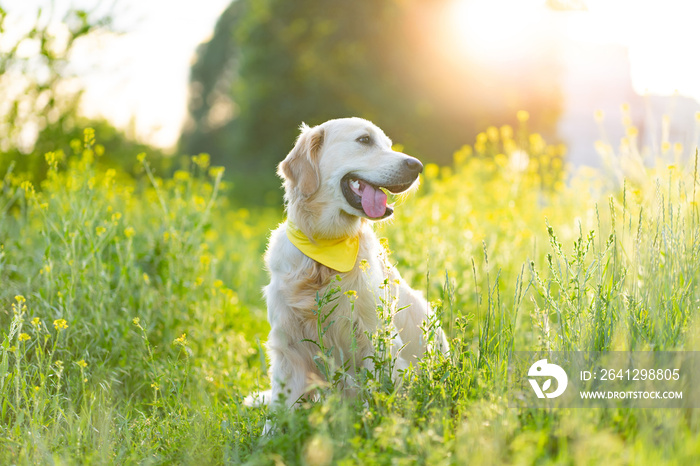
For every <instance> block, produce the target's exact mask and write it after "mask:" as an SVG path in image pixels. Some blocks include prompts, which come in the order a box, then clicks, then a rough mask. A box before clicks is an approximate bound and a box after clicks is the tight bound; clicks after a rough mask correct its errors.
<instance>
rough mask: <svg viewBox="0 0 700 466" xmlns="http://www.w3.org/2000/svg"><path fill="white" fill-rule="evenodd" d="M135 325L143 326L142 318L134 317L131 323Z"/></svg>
mask: <svg viewBox="0 0 700 466" xmlns="http://www.w3.org/2000/svg"><path fill="white" fill-rule="evenodd" d="M131 322H132V323H133V324H134V325H137V326H139V325H140V324H141V318H140V317H134V318H133V319H132V321H131Z"/></svg>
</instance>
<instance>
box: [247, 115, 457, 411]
mask: <svg viewBox="0 0 700 466" xmlns="http://www.w3.org/2000/svg"><path fill="white" fill-rule="evenodd" d="M422 171H423V165H422V164H421V163H420V162H419V161H418V160H417V159H415V158H413V157H410V156H408V155H406V154H402V153H400V152H396V151H394V150H392V143H391V140H390V139H389V138H388V137H387V136H386V135H385V134H384V133H383V132H382V130H381V129H379V128H378V127H377V126H375V125H374V124H372V123H371V122H369V121H367V120H363V119H360V118H343V119H337V120H330V121H327V122H325V123H323V124H321V125H318V126H315V127H313V128H310V127H308V126H306V125H302V127H301V134H300V135H299V137H298V139H297V141H296V144H295V146H294V148H293V149H292V151H291V152H290V153H289V154H288V155H287V157H286V158H285V159H284V161H282V162H281V163H280V165H279V169H278V174H279V176H280V177H281V178H282V179H283V180H284V189H285V196H284V197H285V207H286V212H287V221H285V222H284V223H282V224H280V226H279V227H278V228H277V229H276V230H275V231H273V232H272V234H271V236H270V240H269V244H268V248H267V252H266V254H265V264H266V266H267V270H268V272H269V274H270V284H269V285H267V286H266V287H265V290H264V292H265V298H266V300H267V317H268V320H269V321H270V326H271V330H270V335H269V338H268V342H267V349H268V353H269V357H270V379H271V383H272V389H271V390H270V391H268V392H264V393H260V394H257V395H253V396H252V397H248V399H247V400H246V403H247V404H261V403H269V402H271V401H273V402H274V401H277V400H280V399H283V400H285V402H286V404H287V406H292V405H293V404H294V403H295V402H297V401H298V400H299V399H301V398H302V397H303V396H304V395H305V394H307V393H308V392H309V390H310V387H311V385H312V383H313V382H315V381H319V380H322V379H323V377H322V374H321V373H320V371H319V368H318V365H317V364H316V363H315V357H316V356H317V355H318V353H319V347H318V346H316V345H315V344H313V343H311V342H310V341H308V340H312V341H318V340H319V338H318V337H319V329H318V322H319V315H318V311H319V310H318V309H317V307H318V304H317V297H318V296H323V295H324V293H326V292H327V290H328V288H329V286H330V284H331V282H332V281H333V279H334V277H336V276H339V277H340V282H337V283H336V284H337V285H339V286H340V288H341V291H342V293H338V294H337V297H338V299H337V300H335V301H333V302H331V303H326V304H325V305H324V307H323V308H322V309H321V310H320V312H321V315H326V314H328V313H329V312H330V311H331V309H332V308H333V307H335V310H333V313H332V317H331V318H329V319H328V320H327V321H326V322H325V323H324V325H323V326H324V328H325V334H324V335H323V344H324V346H325V347H326V348H332V355H333V360H334V361H335V364H336V367H344V365H345V367H346V368H347V369H348V374H349V376H352V375H353V374H355V373H356V372H355V371H356V370H359V369H361V368H362V367H366V368H368V369H370V370H371V369H372V362H371V356H372V355H373V354H374V351H375V350H374V348H373V345H372V341H371V338H370V336H369V335H371V334H372V333H373V332H375V331H376V330H377V329H378V326H379V325H380V318H379V315H378V311H377V309H378V306H384V308H387V306H388V307H389V309H391V312H392V314H391V324H392V325H393V326H394V327H395V328H394V330H395V331H394V332H393V333H394V334H395V337H394V340H393V342H392V355H393V360H394V362H395V371H394V374H393V376H394V377H396V370H398V369H405V368H407V367H408V365H409V364H410V363H411V362H414V361H416V359H417V358H420V357H421V356H422V355H423V354H424V352H425V351H426V349H427V343H426V339H425V337H424V332H423V328H425V327H427V326H428V325H429V322H430V319H431V318H432V311H431V309H430V307H429V305H428V303H427V302H426V301H425V299H424V298H423V297H422V296H421V294H420V293H419V292H417V291H415V290H413V289H411V288H410V287H409V286H408V285H407V284H406V282H405V281H404V280H403V279H402V278H401V276H400V275H399V272H398V271H397V270H396V268H395V267H393V266H392V265H391V264H390V263H389V261H388V258H387V255H386V251H385V249H384V247H383V246H382V245H381V244H380V242H379V240H378V238H377V236H376V235H375V233H374V230H373V228H372V222H374V221H378V220H383V219H386V218H388V217H390V216H391V214H392V213H393V208H392V206H390V205H387V195H386V193H385V192H384V190H386V191H389V192H391V193H394V194H396V193H401V192H405V191H407V190H408V189H409V188H411V187H412V186H414V185H415V184H416V180H417V179H418V175H419V174H420V173H421V172H422ZM294 234H296V235H297V236H298V237H301V238H303V239H304V240H305V241H306V244H307V245H308V246H309V247H311V248H312V249H313V248H321V249H323V248H324V247H325V246H324V245H326V244H338V243H339V242H340V243H343V242H345V241H347V242H348V243H349V244H350V247H349V249H348V251H349V252H348V254H345V253H341V256H343V257H341V262H344V264H340V265H337V266H336V265H335V264H336V263H338V262H335V263H331V264H328V265H323V264H322V263H320V262H318V261H317V260H314V259H312V258H311V257H309V256H308V255H307V254H305V253H304V252H302V251H301V250H300V247H301V246H299V247H298V246H295V244H293V243H292V236H293V235H294ZM354 242H356V243H354ZM353 245H354V248H355V249H354V250H353ZM342 247H344V246H342ZM302 249H303V247H302ZM355 251H356V252H357V254H356V256H354V255H353V254H354V252H355ZM307 252H308V251H307ZM311 255H313V254H311ZM320 260H322V261H323V259H320ZM333 267H337V268H333ZM339 269H346V270H339ZM329 322H332V323H330V324H329ZM433 333H434V334H435V336H434V338H432V339H433V340H434V341H435V342H436V343H435V345H436V347H437V349H438V350H440V351H443V352H446V351H447V350H448V344H447V340H446V339H445V336H444V333H443V331H442V329H441V328H440V327H439V325H437V326H434V327H433ZM348 361H350V362H351V364H346V363H347V362H348ZM348 366H349V368H348ZM344 389H346V390H347V391H348V392H349V393H352V392H353V390H352V387H351V384H350V383H345V386H344Z"/></svg>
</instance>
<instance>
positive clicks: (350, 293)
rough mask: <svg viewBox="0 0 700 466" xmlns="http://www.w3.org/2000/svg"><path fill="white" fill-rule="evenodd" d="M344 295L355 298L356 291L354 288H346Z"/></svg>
mask: <svg viewBox="0 0 700 466" xmlns="http://www.w3.org/2000/svg"><path fill="white" fill-rule="evenodd" d="M345 296H347V297H348V298H350V299H357V292H356V291H355V290H348V291H346V292H345Z"/></svg>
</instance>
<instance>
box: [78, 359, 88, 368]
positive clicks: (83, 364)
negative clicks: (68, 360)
mask: <svg viewBox="0 0 700 466" xmlns="http://www.w3.org/2000/svg"><path fill="white" fill-rule="evenodd" d="M76 364H77V365H79V366H80V367H81V368H83V369H85V368H86V367H87V363H86V362H85V360H84V359H81V360H80V361H78V362H76Z"/></svg>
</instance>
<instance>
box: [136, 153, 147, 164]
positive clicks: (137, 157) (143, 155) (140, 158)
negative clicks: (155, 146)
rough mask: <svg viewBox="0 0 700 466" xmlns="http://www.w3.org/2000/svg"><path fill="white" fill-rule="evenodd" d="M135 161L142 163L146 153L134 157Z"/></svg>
mask: <svg viewBox="0 0 700 466" xmlns="http://www.w3.org/2000/svg"><path fill="white" fill-rule="evenodd" d="M136 160H138V161H139V163H143V162H144V161H145V160H146V153H145V152H141V153H140V154H139V155H137V156H136Z"/></svg>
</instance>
